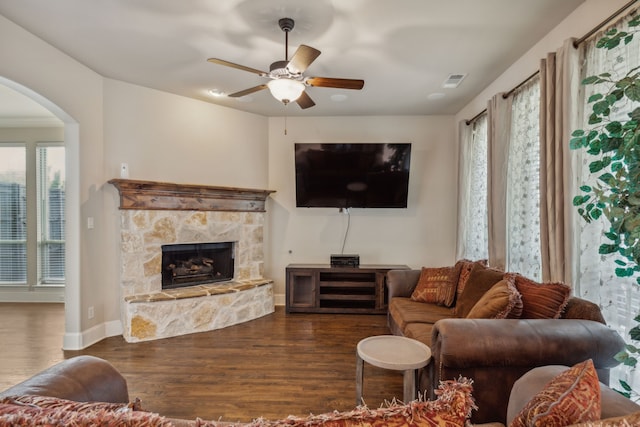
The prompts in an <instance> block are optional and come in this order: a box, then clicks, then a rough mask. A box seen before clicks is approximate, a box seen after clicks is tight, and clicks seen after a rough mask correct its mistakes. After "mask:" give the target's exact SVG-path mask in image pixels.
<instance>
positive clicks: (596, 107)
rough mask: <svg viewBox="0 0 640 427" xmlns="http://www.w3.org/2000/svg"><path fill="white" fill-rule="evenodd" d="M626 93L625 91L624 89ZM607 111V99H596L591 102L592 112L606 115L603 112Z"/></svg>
mask: <svg viewBox="0 0 640 427" xmlns="http://www.w3.org/2000/svg"><path fill="white" fill-rule="evenodd" d="M625 93H626V91H625ZM607 111H609V103H608V102H607V101H598V102H596V103H595V104H593V113H594V114H598V115H607V114H605V113H606V112H607Z"/></svg>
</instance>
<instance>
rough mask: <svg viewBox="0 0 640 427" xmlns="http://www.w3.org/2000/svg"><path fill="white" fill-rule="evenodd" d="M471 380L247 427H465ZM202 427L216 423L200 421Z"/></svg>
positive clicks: (443, 383) (471, 402)
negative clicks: (426, 393)
mask: <svg viewBox="0 0 640 427" xmlns="http://www.w3.org/2000/svg"><path fill="white" fill-rule="evenodd" d="M471 391H472V386H471V381H470V380H468V379H466V378H461V379H460V380H458V381H442V382H441V384H440V386H439V388H438V390H436V395H438V398H437V399H436V400H432V401H413V402H409V403H407V404H406V405H405V404H397V403H392V404H390V405H389V406H388V407H386V408H378V409H369V408H367V407H366V406H359V407H357V408H355V409H354V410H352V411H349V412H338V411H334V412H329V413H326V414H320V415H311V416H309V417H306V418H299V417H294V416H289V417H288V418H285V419H282V420H274V421H269V420H265V419H262V418H260V419H257V420H255V421H253V422H252V423H250V424H248V425H247V426H246V427H285V426H286V427H320V426H322V427H356V426H361V427H400V426H415V427H436V426H437V427H464V426H465V423H466V422H467V420H468V419H469V417H470V416H471V411H472V410H473V409H476V406H475V403H474V401H473V397H472V396H471ZM199 425H200V426H201V427H205V426H206V427H209V426H215V424H213V423H212V424H208V423H205V424H203V423H200V424H199Z"/></svg>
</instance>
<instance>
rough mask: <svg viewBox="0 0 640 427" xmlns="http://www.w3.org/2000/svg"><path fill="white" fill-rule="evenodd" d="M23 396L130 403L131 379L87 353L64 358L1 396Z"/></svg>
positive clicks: (1, 393)
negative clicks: (129, 384)
mask: <svg viewBox="0 0 640 427" xmlns="http://www.w3.org/2000/svg"><path fill="white" fill-rule="evenodd" d="M20 395H38V396H49V397H57V398H60V399H67V400H73V401H76V402H110V403H128V402H129V391H128V389H127V382H126V380H125V379H124V377H123V376H122V375H121V374H120V373H119V372H118V371H117V370H116V368H114V367H113V366H112V365H111V364H110V363H109V362H107V361H106V360H103V359H100V358H98V357H94V356H86V355H83V356H77V357H73V358H71V359H67V360H64V361H62V362H60V363H58V364H56V365H53V366H52V367H50V368H48V369H45V370H44V371H42V372H40V373H37V374H35V375H34V376H32V377H31V378H28V379H27V380H25V381H23V382H21V383H20V384H17V385H15V386H13V387H11V388H9V389H7V390H5V391H3V392H0V397H6V396H20Z"/></svg>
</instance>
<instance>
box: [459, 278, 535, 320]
mask: <svg viewBox="0 0 640 427" xmlns="http://www.w3.org/2000/svg"><path fill="white" fill-rule="evenodd" d="M521 314H522V297H521V296H520V293H519V292H518V290H517V289H516V285H515V283H513V280H512V279H510V278H504V279H502V280H500V281H499V282H498V283H496V284H495V285H493V286H492V287H491V289H489V290H488V291H487V292H485V294H484V295H483V296H482V297H481V298H480V300H478V302H477V303H476V304H475V305H474V306H473V308H471V311H469V314H467V318H468V319H518V318H520V315H521Z"/></svg>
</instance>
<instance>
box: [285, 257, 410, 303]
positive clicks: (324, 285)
mask: <svg viewBox="0 0 640 427" xmlns="http://www.w3.org/2000/svg"><path fill="white" fill-rule="evenodd" d="M408 268H409V267H408V266H406V265H377V264H375V265H360V266H359V267H332V266H331V265H329V264H289V265H288V266H287V268H286V275H287V277H286V298H287V301H286V311H287V313H369V314H371V313H373V314H385V313H386V312H387V290H386V278H387V272H388V271H389V270H406V269H408Z"/></svg>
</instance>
